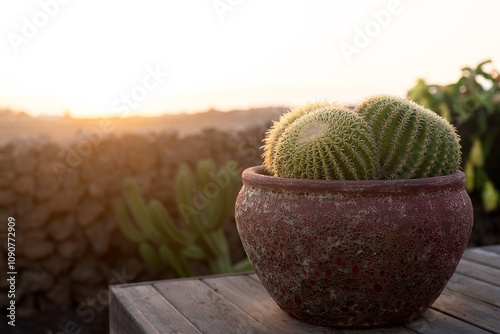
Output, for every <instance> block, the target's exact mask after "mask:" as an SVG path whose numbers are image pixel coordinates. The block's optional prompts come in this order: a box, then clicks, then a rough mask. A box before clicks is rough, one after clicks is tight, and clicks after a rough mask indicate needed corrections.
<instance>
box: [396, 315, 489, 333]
mask: <svg viewBox="0 0 500 334" xmlns="http://www.w3.org/2000/svg"><path fill="white" fill-rule="evenodd" d="M405 327H407V328H409V329H411V330H414V331H415V332H417V333H423V334H424V333H425V334H450V333H453V334H471V333H475V334H488V333H491V332H488V331H485V330H483V329H481V328H478V327H476V326H474V325H471V324H468V323H466V322H463V321H461V320H459V319H456V318H454V317H452V316H449V315H447V314H444V313H441V312H439V311H437V310H434V309H429V310H428V311H427V312H425V313H424V315H423V316H422V317H420V318H418V319H416V320H414V321H412V322H409V323H408V324H406V325H405Z"/></svg>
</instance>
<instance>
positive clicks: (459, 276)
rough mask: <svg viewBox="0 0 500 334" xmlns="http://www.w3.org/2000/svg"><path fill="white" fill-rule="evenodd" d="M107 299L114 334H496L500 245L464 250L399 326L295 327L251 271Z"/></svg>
mask: <svg viewBox="0 0 500 334" xmlns="http://www.w3.org/2000/svg"><path fill="white" fill-rule="evenodd" d="M110 296H111V304H110V332H111V333H112V334H115V333H116V334H118V333H119V334H129V333H130V334H131V333H134V334H135V333H148V334H149V333H162V334H163V333H195V334H199V333H224V334H225V333H245V334H246V333H277V334H281V333H283V334H285V333H286V334H288V333H291V334H298V333H308V334H309V333H318V334H330V333H341V334H342V333H345V334H396V333H403V334H404V333H408V334H409V333H422V334H428V333H430V334H445V333H446V334H447V333H459V334H461V333H463V334H465V333H478V334H485V333H499V334H500V245H499V246H489V247H481V248H471V249H467V250H466V251H465V253H464V256H463V258H462V260H461V262H460V263H459V266H458V268H457V271H456V273H455V275H454V276H453V277H452V278H451V280H450V282H449V283H448V285H447V287H446V288H445V289H444V291H443V293H442V294H441V295H440V297H439V298H438V299H437V300H436V302H435V303H434V304H433V305H432V308H431V309H430V310H428V311H427V312H426V313H425V314H424V315H423V316H422V317H420V318H419V319H416V320H414V321H412V322H410V323H407V324H404V325H402V326H394V327H386V328H374V329H365V330H356V329H338V328H329V327H321V326H312V325H309V324H306V323H303V322H300V321H298V320H296V319H294V318H292V317H290V316H289V315H288V314H287V313H285V312H284V311H282V310H281V309H280V308H279V307H278V305H277V304H276V303H275V302H274V301H273V300H272V298H271V297H270V296H269V294H268V293H267V291H266V290H265V289H264V287H263V286H262V284H261V283H260V281H259V279H258V277H257V275H256V274H255V273H253V272H252V273H239V274H227V275H217V276H205V277H191V278H186V279H173V280H165V281H158V282H146V283H137V284H125V285H119V286H112V287H111V288H110Z"/></svg>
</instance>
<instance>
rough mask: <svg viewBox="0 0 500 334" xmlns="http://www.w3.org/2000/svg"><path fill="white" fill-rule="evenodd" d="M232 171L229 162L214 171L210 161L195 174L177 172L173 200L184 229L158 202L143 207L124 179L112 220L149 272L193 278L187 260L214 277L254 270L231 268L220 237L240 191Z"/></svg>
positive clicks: (133, 184) (244, 265) (184, 168)
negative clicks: (135, 245) (202, 265)
mask: <svg viewBox="0 0 500 334" xmlns="http://www.w3.org/2000/svg"><path fill="white" fill-rule="evenodd" d="M236 167H237V163H236V162H234V161H230V162H228V163H227V164H226V166H225V167H224V168H221V169H219V170H217V169H216V167H215V164H214V162H213V161H212V160H202V161H200V162H198V164H197V166H196V171H195V173H193V171H192V170H191V168H190V167H189V166H188V165H186V164H182V165H181V166H180V167H179V170H178V172H177V176H176V195H177V207H178V209H179V213H180V216H181V217H182V220H183V224H176V223H175V222H174V220H173V219H172V218H171V216H170V215H169V213H168V212H167V210H166V209H165V207H164V206H163V205H162V204H161V203H160V202H159V201H158V200H152V201H150V202H149V204H146V202H145V201H144V198H143V197H142V195H141V193H140V190H139V184H138V182H137V181H135V180H134V179H126V180H125V184H124V197H125V201H123V200H118V201H117V202H116V203H115V206H114V209H115V215H116V217H117V220H118V225H119V226H120V229H121V231H122V232H123V234H124V235H125V236H126V237H127V238H128V239H130V240H131V241H133V242H136V243H138V244H139V253H140V255H141V257H142V258H143V260H144V261H145V262H146V263H147V264H148V265H149V266H150V267H151V268H153V269H155V270H158V271H161V270H165V269H167V268H171V269H172V270H173V271H174V272H175V273H176V275H177V276H178V277H188V276H194V275H196V273H195V272H194V270H193V269H192V266H191V265H190V262H191V261H206V262H208V264H209V266H210V269H211V271H212V273H213V274H221V273H229V272H236V271H248V270H252V266H251V265H250V262H249V261H248V259H244V260H243V261H240V262H239V263H237V264H235V265H231V261H230V253H229V246H228V242H227V239H226V237H225V234H224V224H225V223H226V222H227V221H228V220H229V218H230V215H231V214H232V213H233V209H234V203H235V198H236V194H237V191H238V190H239V188H240V186H241V179H240V176H239V174H238V173H237V169H236ZM132 219H133V220H135V223H133V221H132ZM179 225H182V228H181V227H180V226H179Z"/></svg>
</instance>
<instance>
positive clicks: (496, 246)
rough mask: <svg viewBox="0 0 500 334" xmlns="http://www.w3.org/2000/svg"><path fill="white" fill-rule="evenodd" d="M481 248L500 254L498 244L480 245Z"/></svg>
mask: <svg viewBox="0 0 500 334" xmlns="http://www.w3.org/2000/svg"><path fill="white" fill-rule="evenodd" d="M481 249H484V250H487V251H490V252H493V253H497V254H500V245H493V246H482V247H481Z"/></svg>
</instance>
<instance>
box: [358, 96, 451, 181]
mask: <svg viewBox="0 0 500 334" xmlns="http://www.w3.org/2000/svg"><path fill="white" fill-rule="evenodd" d="M356 111H357V113H358V114H359V115H360V116H362V117H363V118H364V119H365V121H366V122H367V123H368V125H369V127H370V128H371V130H372V132H373V134H374V135H375V144H376V146H377V149H378V154H379V156H378V160H379V164H380V168H381V172H382V178H383V179H411V178H422V177H432V176H440V175H447V174H451V173H454V172H455V171H456V170H457V168H458V167H459V165H460V143H459V142H460V138H459V137H458V135H457V133H456V130H455V128H454V127H453V126H452V125H451V124H450V123H449V122H448V121H447V120H445V119H444V118H442V117H440V116H439V115H437V114H436V113H435V112H433V111H431V110H429V109H425V108H424V107H422V106H420V105H418V104H416V103H415V102H413V101H410V100H408V99H404V98H400V97H398V96H392V95H376V96H372V97H369V98H367V99H365V100H364V101H363V102H362V103H361V104H360V105H358V106H357V107H356Z"/></svg>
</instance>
